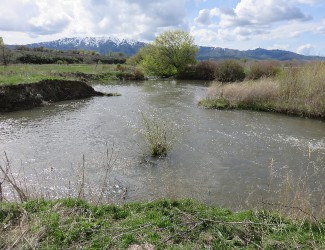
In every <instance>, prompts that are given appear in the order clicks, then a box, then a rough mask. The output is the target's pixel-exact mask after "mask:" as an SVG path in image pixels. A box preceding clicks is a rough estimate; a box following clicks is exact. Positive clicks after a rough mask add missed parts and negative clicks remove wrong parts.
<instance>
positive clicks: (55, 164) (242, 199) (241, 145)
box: [0, 81, 325, 208]
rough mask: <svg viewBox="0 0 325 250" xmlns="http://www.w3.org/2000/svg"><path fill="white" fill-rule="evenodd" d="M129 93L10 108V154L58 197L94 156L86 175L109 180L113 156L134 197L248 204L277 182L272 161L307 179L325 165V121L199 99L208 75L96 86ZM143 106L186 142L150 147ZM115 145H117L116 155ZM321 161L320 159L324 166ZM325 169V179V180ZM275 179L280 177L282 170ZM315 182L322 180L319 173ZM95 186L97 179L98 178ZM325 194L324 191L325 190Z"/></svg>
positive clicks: (6, 138) (37, 184)
mask: <svg viewBox="0 0 325 250" xmlns="http://www.w3.org/2000/svg"><path fill="white" fill-rule="evenodd" d="M94 88H95V89H96V90H98V91H102V92H118V93H121V94H122V96H120V97H93V98H89V99H84V100H76V101H69V102H60V103H55V104H51V105H49V106H47V107H42V108H36V109H33V110H28V111H19V112H14V113H3V114H0V152H1V164H2V165H4V164H5V163H4V158H5V156H4V153H3V152H6V154H7V155H8V157H9V159H10V165H11V167H12V169H13V172H14V175H15V176H16V177H17V178H19V179H23V182H24V183H25V184H26V186H33V189H35V190H37V189H41V188H45V189H46V190H47V191H46V192H47V194H48V195H49V196H51V197H60V196H64V195H67V193H69V194H70V192H71V190H70V189H71V185H72V184H71V183H75V185H77V184H76V183H77V182H78V179H79V177H78V176H79V174H80V168H81V166H82V165H83V160H82V158H83V155H84V157H85V162H84V165H85V169H86V170H85V172H86V174H85V176H86V179H87V181H88V182H89V183H92V184H91V185H96V184H98V185H99V184H100V183H102V182H103V178H104V176H105V168H104V166H105V164H106V163H107V162H108V161H109V160H106V154H107V153H108V156H109V157H108V159H110V155H111V152H113V157H112V160H111V162H110V163H111V164H110V166H111V168H110V170H109V174H108V176H109V177H108V179H109V183H110V185H109V186H107V189H110V190H111V193H112V196H114V195H115V196H114V197H115V198H116V194H122V193H123V198H124V199H125V200H126V201H140V200H152V199H157V198H160V197H169V198H185V197H186V198H194V199H197V200H199V201H202V202H205V203H209V204H216V205H224V206H229V207H231V208H237V207H245V206H246V205H247V203H248V200H249V201H252V200H253V202H257V201H258V200H259V199H260V198H261V197H263V196H264V195H267V194H265V192H264V190H265V189H267V188H268V187H269V185H270V180H271V178H270V166H272V171H273V172H274V173H276V174H279V175H281V173H284V172H291V173H293V174H294V175H295V176H299V175H301V174H302V173H304V171H306V168H308V167H310V166H311V165H316V167H317V168H319V169H324V168H325V162H324V161H323V160H322V159H324V158H325V157H324V156H325V123H324V122H323V121H319V120H312V119H303V118H299V117H290V116H284V115H279V114H272V113H263V112H251V111H218V110H207V109H202V108H199V107H198V106H197V103H198V101H199V100H200V99H201V98H202V97H204V94H205V92H206V89H207V87H206V86H204V85H202V83H199V82H177V81H146V82H143V83H128V84H125V83H123V84H119V83H116V84H113V85H111V84H110V85H105V84H102V85H94ZM141 113H143V114H145V115H146V116H151V115H154V116H156V117H159V119H165V120H168V121H169V122H170V123H172V126H173V128H174V129H175V130H177V133H178V136H177V138H178V140H177V142H176V144H175V145H174V148H173V149H172V150H171V152H170V153H169V154H168V156H167V157H165V158H162V159H154V158H151V157H149V156H148V155H147V151H146V150H145V148H144V146H143V140H142V137H141V136H140V135H139V130H141V123H142V120H141ZM107 151H108V152H107ZM315 162H316V163H315ZM323 173H324V171H320V172H319V174H318V175H317V177H316V178H319V180H325V174H323ZM272 178H273V177H272ZM309 182H310V183H309V184H310V185H311V186H313V185H314V183H315V180H313V179H311V180H309ZM89 185H90V184H89ZM320 191H323V190H320Z"/></svg>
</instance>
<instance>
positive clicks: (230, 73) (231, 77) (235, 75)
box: [215, 60, 245, 82]
mask: <svg viewBox="0 0 325 250" xmlns="http://www.w3.org/2000/svg"><path fill="white" fill-rule="evenodd" d="M215 78H216V80H218V81H220V82H237V81H243V80H244V79H245V72H244V67H243V66H242V65H241V64H240V63H239V62H237V61H235V60H226V61H223V62H220V63H218V65H217V69H216V71H215Z"/></svg>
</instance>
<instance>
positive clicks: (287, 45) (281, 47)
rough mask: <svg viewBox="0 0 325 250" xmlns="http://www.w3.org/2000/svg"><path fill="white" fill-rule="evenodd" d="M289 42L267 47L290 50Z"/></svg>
mask: <svg viewBox="0 0 325 250" xmlns="http://www.w3.org/2000/svg"><path fill="white" fill-rule="evenodd" d="M289 48H290V46H289V44H273V45H272V46H269V47H267V49H279V50H289Z"/></svg>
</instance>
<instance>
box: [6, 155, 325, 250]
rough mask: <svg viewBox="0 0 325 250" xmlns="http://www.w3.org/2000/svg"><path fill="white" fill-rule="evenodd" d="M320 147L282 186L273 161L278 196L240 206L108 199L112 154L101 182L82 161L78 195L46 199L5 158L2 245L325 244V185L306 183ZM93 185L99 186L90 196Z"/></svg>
mask: <svg viewBox="0 0 325 250" xmlns="http://www.w3.org/2000/svg"><path fill="white" fill-rule="evenodd" d="M316 153H317V152H310V156H309V158H310V162H309V163H308V166H307V169H308V171H307V172H308V173H307V172H306V174H303V175H302V176H300V177H297V176H292V175H290V174H289V173H288V174H287V175H285V174H284V175H282V176H281V178H280V179H278V180H277V181H280V185H275V183H276V182H277V181H276V180H275V179H276V178H277V177H276V176H277V175H276V174H275V172H274V171H275V170H274V169H273V167H272V163H271V166H270V175H271V176H270V185H269V192H271V193H272V194H274V198H275V199H262V200H261V206H260V207H259V208H256V209H252V210H247V211H240V212H232V211H230V210H229V209H225V208H218V207H213V206H208V205H204V204H200V203H197V202H195V201H192V200H188V199H185V200H175V199H163V200H158V201H152V202H141V203H127V204H124V205H116V204H107V201H106V198H107V197H106V195H107V194H106V191H105V190H106V189H107V188H108V187H109V181H108V179H107V176H108V175H109V170H110V168H111V166H112V164H114V157H112V154H111V155H110V154H109V152H107V163H105V164H104V165H105V166H104V167H105V169H106V174H105V176H104V177H103V181H102V185H103V187H102V188H98V189H93V187H89V186H88V184H87V180H86V179H87V174H86V173H87V171H86V167H85V165H84V164H83V166H82V167H81V173H80V182H79V184H78V185H76V190H74V192H72V193H73V194H74V195H69V196H67V197H66V198H61V199H57V200H53V199H52V200H47V199H46V196H38V197H37V196H35V195H33V192H32V191H31V190H32V189H30V188H29V187H26V186H24V185H23V184H22V183H23V182H21V181H20V180H19V179H16V177H15V176H14V175H13V173H12V170H11V166H10V162H9V160H8V159H7V161H6V163H5V166H3V165H0V231H1V234H0V249H77V248H82V249H166V248H167V249H205V248H207V249H323V248H324V247H325V233H324V230H325V220H324V217H323V216H324V207H325V206H324V205H325V204H324V198H325V197H323V199H318V200H317V204H315V203H314V202H315V199H314V198H315V197H314V192H315V191H317V190H318V191H319V190H322V189H323V188H324V187H323V186H322V185H323V184H322V182H319V183H318V182H315V184H316V185H315V187H314V189H310V188H308V185H306V178H313V177H314V176H315V175H316V176H317V175H318V174H319V172H318V171H323V170H321V169H319V166H320V165H319V164H321V163H322V160H324V159H323V158H320V157H321V156H322V154H316ZM314 154H315V155H314ZM319 156H320V157H319ZM83 162H85V160H83ZM273 185H275V186H276V187H275V188H272V186H273ZM88 189H91V190H98V191H97V193H94V192H92V193H91V194H90V196H87V195H86V194H87V190H88ZM8 190H11V193H10V192H8ZM103 191H104V192H103ZM94 196H97V197H98V199H94ZM108 198H109V197H108ZM14 200H16V202H14ZM321 202H323V203H321ZM269 207H271V208H272V210H269V209H268V208H269ZM314 208H317V209H316V210H314Z"/></svg>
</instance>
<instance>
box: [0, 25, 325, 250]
mask: <svg viewBox="0 0 325 250" xmlns="http://www.w3.org/2000/svg"><path fill="white" fill-rule="evenodd" d="M0 42H1V43H0V56H1V57H0V59H1V62H2V63H3V64H4V65H3V66H1V68H0V85H1V86H0V112H2V111H14V110H20V109H27V108H32V107H36V106H40V105H43V104H44V103H46V102H54V101H61V100H71V99H79V98H86V97H91V96H102V95H105V94H103V93H99V92H97V91H95V90H94V89H93V88H92V87H90V86H89V85H87V84H86V83H87V82H88V83H89V82H90V83H91V82H103V81H109V80H143V79H145V76H155V77H160V78H170V77H172V78H177V79H192V80H206V81H209V82H210V81H212V84H211V86H210V87H209V89H208V91H207V94H206V98H205V99H203V100H201V101H200V103H199V105H200V106H203V107H207V108H217V109H250V110H261V111H272V112H280V113H286V114H292V115H299V116H304V117H314V118H322V119H324V118H325V64H324V62H308V63H306V62H279V61H247V60H245V59H243V60H225V61H219V62H216V61H199V62H197V61H196V56H197V52H198V47H197V46H196V45H195V44H194V41H193V38H192V37H191V36H190V35H189V34H188V33H186V32H183V31H175V32H171V31H168V32H165V33H163V34H162V35H160V36H158V37H157V38H156V40H155V41H154V42H153V43H152V44H149V45H147V46H145V47H143V48H142V49H140V50H139V52H138V53H137V54H136V55H134V56H132V57H129V58H126V57H124V56H123V55H121V54H110V55H108V56H102V55H99V54H97V53H96V52H87V51H68V52H64V51H54V50H49V49H46V48H37V49H31V48H27V47H23V46H20V47H18V48H16V49H15V50H9V49H7V48H6V47H5V46H4V44H3V41H2V39H1V40H0ZM114 63H118V64H114ZM106 95H112V94H106ZM145 127H146V129H147V130H146V131H145V132H146V134H145V135H146V137H147V141H148V144H150V145H151V149H152V154H153V155H166V154H167V151H168V149H169V144H168V143H169V142H168V141H165V143H164V144H163V145H162V144H161V143H160V141H161V139H160V138H164V139H166V131H165V130H162V129H160V127H159V124H156V123H155V122H154V121H153V122H152V121H150V120H148V119H146V120H145ZM151 128H155V130H157V131H158V132H159V133H152V129H151ZM158 128H159V129H158ZM157 138H158V139H157ZM164 145H165V146H164ZM163 146H164V147H163ZM5 184H6V185H9V186H11V189H12V190H13V192H14V193H15V194H16V197H18V198H17V200H18V202H16V203H15V202H9V201H8V200H7V197H6V193H4V192H3V189H2V187H3V186H4V185H5ZM19 185H20V184H19V182H16V181H15V180H14V176H13V175H12V174H11V172H10V167H9V164H8V166H1V165H0V232H1V233H0V249H36V248H37V249H79V248H80V249H165V248H167V249H205V248H206V249H288V248H295V249H324V248H325V233H324V231H325V220H324V218H323V216H316V215H314V214H313V213H312V212H310V211H306V210H304V209H303V207H299V206H287V205H282V204H274V205H276V210H273V211H268V210H264V209H259V210H249V211H242V212H231V211H229V210H228V209H223V208H215V207H212V206H208V205H203V204H199V203H196V202H194V201H191V200H169V199H165V200H160V201H154V202H142V203H132V204H125V205H122V206H119V205H108V204H100V203H97V204H92V203H90V202H89V203H88V202H87V201H85V200H82V199H80V197H79V196H78V197H76V198H71V197H70V198H65V199H60V200H52V201H51V200H50V201H49V200H44V199H42V198H38V199H37V198H35V197H34V198H30V197H32V196H29V195H28V193H27V192H26V190H27V189H26V188H25V187H24V188H22V187H20V186H19ZM19 199H20V200H19ZM288 211H289V212H288Z"/></svg>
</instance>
